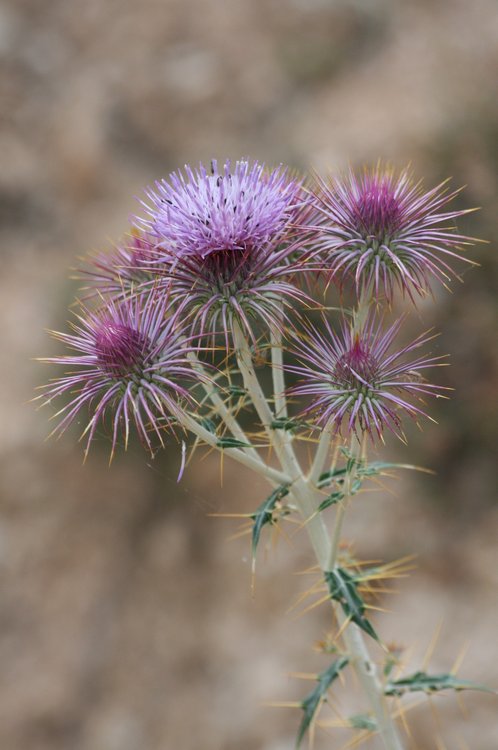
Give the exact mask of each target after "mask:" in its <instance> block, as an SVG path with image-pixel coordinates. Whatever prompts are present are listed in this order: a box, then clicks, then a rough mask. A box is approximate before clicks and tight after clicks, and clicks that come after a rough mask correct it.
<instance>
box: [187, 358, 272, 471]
mask: <svg viewBox="0 0 498 750" xmlns="http://www.w3.org/2000/svg"><path fill="white" fill-rule="evenodd" d="M187 356H188V358H189V359H190V361H191V362H192V367H193V368H194V370H196V372H198V373H199V374H201V375H203V376H204V377H206V375H207V373H206V369H205V368H204V367H203V365H202V363H201V362H199V360H198V358H197V356H196V355H195V353H194V352H189V354H188V355H187ZM202 387H203V388H204V391H205V392H206V395H207V396H208V398H209V400H210V401H211V403H212V404H213V406H214V409H215V411H216V413H217V414H218V415H219V416H220V418H221V419H222V420H223V422H224V423H225V425H226V426H227V427H228V429H229V430H230V432H231V433H232V435H233V436H234V438H236V439H237V440H240V442H241V443H248V444H249V445H250V443H251V441H250V440H249V438H248V437H247V435H246V433H245V432H244V430H243V429H242V427H241V426H240V424H239V423H238V421H237V419H236V418H235V417H234V416H233V414H232V412H231V411H230V409H228V408H227V405H226V404H225V402H224V401H223V399H222V398H221V396H220V394H219V393H218V391H217V389H216V387H215V386H214V385H213V386H211V385H210V384H209V382H208V381H207V380H206V382H204V381H203V383H202ZM241 450H243V451H244V453H247V454H249V455H251V456H252V457H253V458H254V459H257V460H258V461H261V458H260V456H259V453H258V452H257V450H256V449H255V448H253V447H252V446H251V447H248V448H242V447H241ZM261 463H263V462H262V461H261Z"/></svg>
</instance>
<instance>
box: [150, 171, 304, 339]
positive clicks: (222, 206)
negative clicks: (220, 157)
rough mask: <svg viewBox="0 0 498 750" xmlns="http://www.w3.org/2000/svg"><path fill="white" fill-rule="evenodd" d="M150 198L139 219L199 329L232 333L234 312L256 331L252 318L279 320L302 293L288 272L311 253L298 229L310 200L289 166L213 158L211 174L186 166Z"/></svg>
mask: <svg viewBox="0 0 498 750" xmlns="http://www.w3.org/2000/svg"><path fill="white" fill-rule="evenodd" d="M147 196H148V199H149V203H150V205H149V206H147V212H148V215H149V217H148V218H147V219H144V220H138V222H139V225H140V226H142V227H143V228H144V229H145V231H146V232H147V234H148V236H151V237H153V238H155V252H156V254H157V264H158V267H160V273H161V275H162V277H163V279H164V280H165V282H166V283H168V284H170V283H171V288H172V290H173V291H174V295H175V297H176V299H178V300H185V302H186V304H187V305H188V308H189V309H190V311H191V312H192V313H195V317H196V325H197V328H198V330H200V331H201V332H202V333H206V332H207V331H214V330H216V329H217V327H218V328H220V329H224V330H225V333H226V334H228V331H229V330H230V327H231V318H232V317H233V316H236V317H237V319H238V320H239V322H240V323H241V324H242V326H243V327H244V328H245V329H246V331H247V332H248V333H249V334H250V335H252V325H253V322H254V321H255V320H259V321H263V322H264V323H265V324H267V325H270V326H271V325H277V324H278V322H279V321H280V320H281V304H280V301H281V300H282V301H283V304H284V305H285V303H286V301H287V303H288V301H289V299H294V298H298V297H303V296H304V294H303V292H301V291H300V290H299V289H298V288H297V287H296V286H295V285H293V284H292V283H291V280H290V277H291V276H292V275H294V274H296V273H298V272H301V271H303V269H304V266H305V263H306V261H307V260H308V258H309V253H306V252H305V251H304V249H303V245H304V241H303V233H302V232H301V233H300V234H299V239H298V236H297V234H296V231H295V229H294V223H295V222H296V220H297V218H298V217H299V218H300V222H301V223H304V221H303V216H304V215H305V214H306V206H307V203H309V201H308V200H307V199H306V197H305V195H304V192H303V190H302V186H301V183H300V181H299V180H295V179H292V178H291V177H289V176H288V174H287V172H286V170H285V169H282V168H277V169H274V170H272V171H268V170H266V169H265V167H264V166H263V165H262V164H259V163H258V162H254V163H253V164H250V163H249V162H247V161H238V162H236V163H235V165H234V166H233V167H232V165H231V163H230V162H229V161H227V162H225V163H224V164H223V166H222V167H221V168H219V167H218V164H217V162H216V161H213V162H212V164H211V171H210V172H208V171H207V170H206V169H205V167H204V166H202V165H201V166H200V167H199V168H198V169H197V170H193V169H191V168H190V167H188V166H187V167H185V171H184V173H181V172H177V173H173V174H172V175H170V177H169V178H168V179H167V180H161V181H159V182H157V183H156V185H155V187H154V189H151V190H149V191H148V192H147ZM144 205H145V204H144Z"/></svg>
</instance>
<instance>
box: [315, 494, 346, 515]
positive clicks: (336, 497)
mask: <svg viewBox="0 0 498 750" xmlns="http://www.w3.org/2000/svg"><path fill="white" fill-rule="evenodd" d="M341 500H344V492H341V491H340V490H339V491H337V492H332V493H331V494H330V495H327V497H326V498H325V500H322V502H321V503H320V505H319V506H318V512H319V513H321V512H322V510H326V509H327V508H330V506H331V505H336V503H339V502H340V501H341Z"/></svg>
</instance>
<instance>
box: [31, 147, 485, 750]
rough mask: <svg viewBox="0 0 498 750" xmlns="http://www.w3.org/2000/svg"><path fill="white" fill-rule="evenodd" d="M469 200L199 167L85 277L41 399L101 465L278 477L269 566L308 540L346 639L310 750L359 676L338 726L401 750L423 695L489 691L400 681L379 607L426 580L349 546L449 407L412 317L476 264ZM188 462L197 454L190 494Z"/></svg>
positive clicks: (267, 512)
mask: <svg viewBox="0 0 498 750" xmlns="http://www.w3.org/2000/svg"><path fill="white" fill-rule="evenodd" d="M456 192H458V191H456ZM456 192H455V191H454V192H448V190H447V188H446V184H445V183H443V184H442V185H438V186H436V187H435V188H433V189H431V190H428V191H425V190H424V188H423V186H422V183H419V182H414V181H413V179H412V177H411V174H410V173H409V172H408V171H407V170H404V171H402V172H401V173H399V174H396V173H395V172H394V171H393V170H391V169H389V168H385V167H383V166H382V165H381V164H379V165H377V167H376V168H375V169H372V170H364V171H363V172H362V173H361V174H355V173H354V172H352V171H350V172H349V173H348V174H346V175H343V176H339V177H329V178H322V177H315V178H314V179H313V180H308V181H304V180H303V179H301V178H299V177H297V176H296V175H293V174H291V173H290V172H289V171H288V170H286V169H284V168H283V167H278V168H276V169H267V168H266V167H265V166H264V165H262V164H259V163H257V162H255V163H252V164H251V163H249V162H247V161H238V162H236V163H235V164H231V163H230V162H229V161H226V162H225V163H224V164H223V165H221V166H218V164H217V163H216V162H212V163H211V166H210V168H209V169H206V168H205V167H204V166H203V165H200V166H199V168H198V169H192V168H190V167H186V168H185V170H184V171H183V172H177V173H174V174H172V175H170V176H169V177H168V178H166V179H164V180H160V181H158V182H157V183H156V184H155V185H154V186H153V187H151V188H150V189H148V190H147V191H146V193H145V197H144V200H143V202H142V204H141V209H140V213H139V215H138V216H137V217H135V218H134V220H133V225H132V227H131V228H130V233H129V235H128V237H126V238H125V239H124V240H122V241H121V242H120V243H118V245H117V247H116V249H115V250H114V251H113V252H111V253H109V254H108V255H100V256H97V257H94V258H93V259H90V260H89V261H88V262H87V263H86V264H85V266H84V269H83V271H82V274H83V276H84V278H85V286H84V289H85V293H84V300H85V301H84V303H82V304H81V305H80V307H79V309H78V312H77V314H76V321H75V322H74V323H73V330H72V332H71V333H55V336H56V338H57V339H59V341H61V342H62V343H63V344H65V345H66V346H67V347H68V348H69V349H70V353H69V354H66V355H61V356H57V357H51V358H50V359H48V360H47V361H48V362H50V363H52V364H57V365H61V366H63V367H65V368H66V372H65V373H64V374H62V375H60V376H59V377H57V378H56V379H55V380H53V381H52V382H50V383H49V384H48V385H46V386H44V387H43V388H42V389H41V395H40V396H39V397H38V398H39V399H40V400H41V401H42V402H43V403H49V402H52V401H59V400H60V401H61V402H62V403H61V406H60V408H59V410H58V411H57V412H56V414H55V415H54V418H55V420H56V427H55V430H54V431H55V432H56V433H58V434H61V433H63V432H64V431H65V430H66V429H67V428H68V427H69V425H70V424H71V423H73V422H75V421H76V420H77V419H78V421H79V419H80V417H81V415H82V414H84V415H85V417H84V424H85V427H84V429H83V434H82V438H83V439H84V441H85V445H86V449H85V450H86V452H87V451H88V449H89V447H90V445H91V443H92V441H93V440H94V438H95V436H96V434H97V430H98V431H99V433H102V432H105V431H107V432H108V434H109V436H110V442H111V456H112V454H113V453H114V452H115V450H117V448H118V447H119V446H120V445H122V446H123V447H124V448H126V446H127V444H128V439H129V435H130V433H131V432H132V431H135V432H136V434H137V435H138V437H139V438H140V440H141V442H142V443H143V445H144V447H145V449H146V450H147V451H148V452H150V453H151V454H154V453H155V452H156V451H157V450H158V449H160V448H161V447H162V446H164V444H165V443H166V442H167V441H168V440H170V439H172V440H176V441H178V442H181V443H182V444H183V448H185V446H186V441H187V436H188V435H189V434H190V435H192V436H193V437H194V438H195V445H196V446H197V445H198V444H199V443H200V444H204V445H205V446H208V447H209V448H215V449H217V450H218V451H219V452H220V453H222V454H225V455H226V456H228V457H229V458H231V459H232V460H233V461H236V462H239V463H241V464H243V465H244V466H246V467H247V468H248V469H251V470H252V471H254V472H256V473H258V474H260V475H261V476H262V477H264V478H265V480H266V481H267V482H268V484H269V495H268V497H267V498H266V499H263V500H262V499H260V500H259V503H258V504H257V506H256V508H255V510H254V512H253V513H251V514H249V519H250V524H251V539H252V554H253V560H255V558H256V554H257V547H258V543H259V541H260V539H261V537H262V535H263V534H264V533H266V531H267V530H268V529H267V527H272V526H273V527H275V526H277V525H279V524H280V523H282V522H283V521H284V520H285V519H286V518H288V517H289V516H294V517H295V518H296V519H297V520H298V521H299V528H300V529H301V531H302V538H303V539H305V538H306V537H307V538H308V540H309V542H310V545H311V548H312V550H313V553H314V555H315V557H316V564H317V567H316V581H315V583H314V584H313V585H312V587H311V589H310V591H309V592H307V595H309V596H311V597H313V598H314V599H316V602H322V601H323V602H324V603H328V606H330V607H331V612H332V615H333V623H334V625H333V631H332V633H331V638H330V643H328V645H327V647H326V648H325V649H324V650H325V651H326V653H327V654H329V656H328V659H329V662H328V663H327V664H326V666H325V667H324V670H323V672H321V674H319V675H317V678H316V679H317V682H316V686H315V688H314V689H313V690H312V691H311V692H310V693H309V694H308V695H307V696H306V697H305V698H304V699H303V701H302V702H301V703H300V704H298V707H299V709H300V710H301V722H300V725H299V728H298V732H297V745H300V744H301V743H302V741H303V740H304V738H305V736H306V735H307V734H310V735H311V734H312V731H313V729H314V728H315V727H316V726H319V725H320V723H322V724H323V725H324V726H325V725H326V722H324V721H323V720H322V719H321V718H320V708H321V706H322V705H323V703H324V702H325V701H326V700H327V696H328V695H329V693H330V691H333V690H340V681H338V677H339V676H340V675H343V674H345V673H346V672H347V671H348V670H354V672H355V673H356V675H357V678H358V679H357V686H358V689H359V690H361V692H362V696H361V697H359V703H360V705H359V711H358V713H355V714H354V715H352V716H350V717H344V719H341V720H340V721H338V722H336V723H335V725H337V726H342V727H348V728H350V730H351V732H352V733H353V735H354V737H353V740H352V741H353V743H356V742H359V741H361V740H362V739H363V738H366V737H370V736H371V735H377V736H378V738H379V743H380V745H382V746H383V747H384V748H386V749H387V750H401V748H403V747H404V746H405V745H404V739H403V737H402V733H401V731H400V726H398V719H397V717H399V716H400V714H401V710H400V707H399V702H400V700H401V699H402V698H403V696H404V695H405V694H407V693H413V692H416V691H422V692H425V693H433V692H435V691H439V690H444V689H453V690H462V689H464V688H479V686H477V685H473V684H471V683H469V682H466V681H464V680H461V679H459V678H458V677H457V676H456V675H454V674H452V673H448V674H431V673H430V672H425V671H419V672H416V673H414V674H408V675H407V674H398V668H399V666H400V664H399V663H398V659H397V655H396V653H395V652H394V651H393V649H392V648H390V647H387V646H386V645H385V644H384V643H383V640H382V633H381V632H379V628H378V627H377V625H376V623H375V621H374V617H373V616H372V612H373V610H374V609H375V608H374V607H373V606H372V597H373V596H375V594H376V592H378V591H379V590H380V587H381V585H382V582H383V581H385V580H387V579H389V578H390V577H393V576H399V575H401V574H403V573H404V572H406V567H407V566H406V563H405V562H403V561H397V562H396V561H394V562H390V561H387V562H386V563H385V564H381V565H377V566H374V567H372V566H369V565H366V564H364V563H362V561H361V559H359V558H356V556H355V555H354V554H353V552H352V548H351V547H348V546H344V545H341V538H342V526H343V521H344V516H345V513H346V511H347V509H348V506H349V505H350V503H351V501H352V498H353V497H354V496H356V495H358V493H359V492H360V491H361V490H362V489H363V488H364V487H365V486H366V485H368V483H369V482H371V480H372V479H373V478H375V477H377V476H379V475H382V474H384V473H386V472H387V471H392V470H394V469H396V467H397V466H398V467H399V468H414V467H411V466H410V464H400V465H396V464H394V463H392V462H389V461H373V460H370V459H369V458H368V453H369V452H370V451H371V449H372V447H375V446H378V445H379V444H381V447H382V444H383V442H384V436H385V435H386V434H387V433H392V434H394V435H395V436H396V437H398V438H400V439H401V440H402V441H403V443H406V436H405V431H404V424H405V423H406V421H407V420H415V421H416V422H417V423H418V422H419V420H420V421H423V420H424V419H431V416H430V401H431V399H432V398H433V397H441V396H444V394H445V389H444V388H443V386H441V385H437V384H433V383H432V382H431V381H430V380H427V379H426V376H427V377H429V378H431V377H432V372H433V369H434V368H435V367H437V366H439V365H442V364H444V363H445V362H444V358H443V357H442V356H440V355H435V354H433V353H432V352H431V342H432V341H433V339H434V334H433V333H432V332H422V333H420V334H419V335H418V336H417V337H416V338H415V339H413V340H412V341H411V342H409V343H406V342H405V340H404V339H403V326H404V324H405V321H406V314H405V315H404V316H402V317H396V316H394V317H395V319H394V322H392V313H393V310H394V307H395V304H396V301H397V298H398V296H401V297H405V302H406V301H408V302H415V301H416V299H417V297H420V296H423V295H427V294H429V293H430V291H431V288H432V287H433V285H434V284H443V285H446V284H447V283H448V282H449V281H451V279H452V278H454V277H456V275H457V271H456V270H454V268H453V264H454V263H461V262H467V263H468V262H470V261H468V260H467V259H466V258H465V257H464V255H463V251H464V249H465V246H466V245H467V244H469V243H470V239H469V238H467V237H465V236H463V235H461V234H459V233H458V231H457V230H456V228H455V226H454V222H455V220H456V219H457V218H458V217H459V216H461V215H462V214H463V213H464V211H461V210H455V209H453V208H451V202H452V200H453V199H454V198H455V196H456ZM335 285H337V288H338V290H339V293H338V294H337V296H336V297H335V302H337V300H339V307H337V306H336V307H335V308H330V307H328V306H327V304H326V301H327V300H326V297H327V295H328V297H330V296H331V294H332V292H333V290H334V289H335V288H336V286H335ZM347 295H349V296H348V297H347V298H350V297H351V298H352V299H353V304H352V305H351V306H347V305H346V304H344V302H343V300H344V299H345V298H346V296H347ZM317 310H318V313H317ZM262 355H263V356H262ZM261 361H263V362H264V363H266V370H268V371H269V372H271V388H270V387H269V386H268V382H267V381H266V380H265V381H264V382H263V380H262V378H261V372H263V373H264V372H265V370H264V369H263V368H261V367H257V365H261ZM287 380H289V383H288V382H286V381H287ZM310 445H311V446H312V450H311V451H310ZM184 459H185V450H184V449H182V460H181V462H180V463H181V471H180V475H181V474H182V473H183V468H184V464H185V460H184ZM372 653H373V654H374V656H372V655H371V654H372ZM331 655H332V657H333V658H332V659H331V660H330V656H331ZM329 726H331V725H330V724H329ZM355 746H356V745H355Z"/></svg>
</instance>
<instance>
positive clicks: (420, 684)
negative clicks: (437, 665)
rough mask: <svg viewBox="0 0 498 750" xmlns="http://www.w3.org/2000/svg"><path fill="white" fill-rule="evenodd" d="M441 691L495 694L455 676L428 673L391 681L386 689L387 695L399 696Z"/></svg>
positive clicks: (486, 688) (483, 686) (416, 673)
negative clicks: (470, 691)
mask: <svg viewBox="0 0 498 750" xmlns="http://www.w3.org/2000/svg"><path fill="white" fill-rule="evenodd" d="M439 690H482V691H484V692H486V693H494V692H495V691H494V690H491V689H490V688H488V687H486V686H485V685H477V684H476V683H474V682H470V681H469V680H461V679H460V678H458V677H456V676H455V675H453V674H435V675H430V674H427V673H426V672H415V673H414V674H412V675H410V676H409V677H402V678H401V679H399V680H391V681H389V682H387V683H386V685H385V687H384V693H385V694H386V695H397V696H400V695H403V694H404V693H414V692H417V691H422V692H424V693H435V692H437V691H439Z"/></svg>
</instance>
